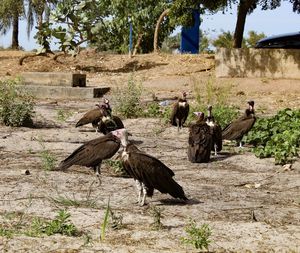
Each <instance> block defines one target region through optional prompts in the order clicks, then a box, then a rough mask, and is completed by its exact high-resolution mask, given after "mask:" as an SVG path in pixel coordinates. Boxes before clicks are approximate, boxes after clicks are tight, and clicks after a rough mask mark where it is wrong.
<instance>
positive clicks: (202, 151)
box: [188, 112, 213, 163]
mask: <svg viewBox="0 0 300 253" xmlns="http://www.w3.org/2000/svg"><path fill="white" fill-rule="evenodd" d="M194 114H195V115H196V116H197V117H198V120H197V121H196V122H195V123H193V124H191V125H190V126H189V138H188V144H189V146H188V159H189V161H190V162H192V163H207V162H209V160H210V152H211V148H212V143H213V137H212V131H211V129H210V126H209V125H207V123H206V122H205V118H204V113H203V112H194Z"/></svg>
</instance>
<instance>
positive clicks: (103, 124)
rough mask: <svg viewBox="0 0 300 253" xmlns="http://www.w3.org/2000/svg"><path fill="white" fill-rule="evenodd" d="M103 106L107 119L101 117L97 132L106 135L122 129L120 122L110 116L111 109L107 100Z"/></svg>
mask: <svg viewBox="0 0 300 253" xmlns="http://www.w3.org/2000/svg"><path fill="white" fill-rule="evenodd" d="M103 102H104V106H105V107H106V110H107V112H108V114H109V117H102V119H101V120H100V121H99V124H98V131H99V132H100V133H103V134H107V133H109V132H111V131H114V130H117V129H122V128H124V124H123V122H122V120H121V119H120V118H119V117H118V116H115V115H112V109H111V106H110V104H109V100H108V99H107V98H105V99H104V101H103Z"/></svg>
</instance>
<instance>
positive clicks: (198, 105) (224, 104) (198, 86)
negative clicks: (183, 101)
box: [187, 78, 239, 128]
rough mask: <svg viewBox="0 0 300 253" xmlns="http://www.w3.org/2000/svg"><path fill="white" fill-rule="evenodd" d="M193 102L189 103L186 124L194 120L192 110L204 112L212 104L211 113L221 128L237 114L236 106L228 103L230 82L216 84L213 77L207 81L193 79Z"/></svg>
mask: <svg viewBox="0 0 300 253" xmlns="http://www.w3.org/2000/svg"><path fill="white" fill-rule="evenodd" d="M193 86H194V96H195V103H190V112H191V113H190V114H189V117H188V119H187V124H188V123H190V122H191V121H193V120H195V116H194V115H193V113H192V112H196V111H201V112H204V113H205V114H206V112H207V106H208V105H209V104H211V105H212V106H213V110H212V113H213V115H214V117H215V120H216V121H217V122H218V123H219V124H220V126H221V127H222V128H224V127H225V126H226V125H228V124H229V123H230V122H231V121H232V120H233V119H235V118H236V117H237V116H238V113H239V112H238V108H237V107H235V106H232V105H230V104H228V100H229V96H230V92H231V89H232V84H230V83H228V84H225V85H224V84H223V86H217V85H216V80H215V79H214V78H209V79H208V80H207V81H194V84H193Z"/></svg>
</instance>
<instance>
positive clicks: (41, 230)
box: [27, 210, 80, 237]
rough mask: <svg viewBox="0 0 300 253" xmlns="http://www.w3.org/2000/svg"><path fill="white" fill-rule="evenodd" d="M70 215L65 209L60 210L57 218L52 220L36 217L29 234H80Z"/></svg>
mask: <svg viewBox="0 0 300 253" xmlns="http://www.w3.org/2000/svg"><path fill="white" fill-rule="evenodd" d="M70 217H71V215H70V214H69V213H68V212H66V211H65V210H59V212H58V214H57V216H56V217H55V219H54V220H51V221H45V220H43V219H41V218H34V219H33V221H32V224H31V228H30V230H29V231H28V232H27V235H29V236H33V237H35V236H40V235H42V234H46V235H48V236H50V235H54V234H62V235H67V236H79V235H80V232H79V230H78V229H77V228H76V226H75V225H74V224H73V223H72V222H71V221H70Z"/></svg>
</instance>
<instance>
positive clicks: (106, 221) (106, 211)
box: [100, 199, 110, 241]
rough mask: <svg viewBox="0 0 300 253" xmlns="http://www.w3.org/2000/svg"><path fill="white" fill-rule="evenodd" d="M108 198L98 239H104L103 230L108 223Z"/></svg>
mask: <svg viewBox="0 0 300 253" xmlns="http://www.w3.org/2000/svg"><path fill="white" fill-rule="evenodd" d="M109 202H110V199H108V201H107V206H106V209H105V214H104V219H103V223H102V225H101V234H100V241H104V239H105V231H106V227H107V225H108V222H109V221H108V218H109V213H110V205H109Z"/></svg>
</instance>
